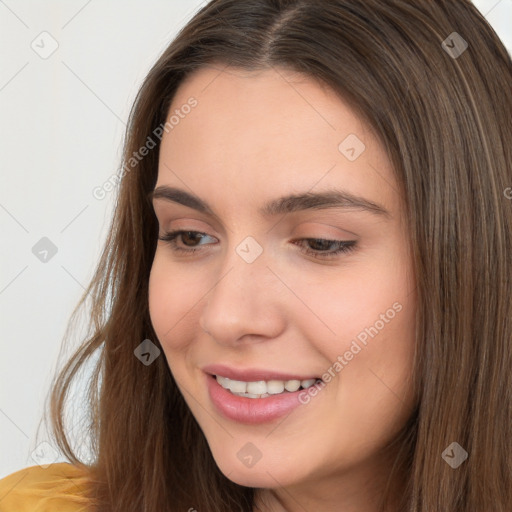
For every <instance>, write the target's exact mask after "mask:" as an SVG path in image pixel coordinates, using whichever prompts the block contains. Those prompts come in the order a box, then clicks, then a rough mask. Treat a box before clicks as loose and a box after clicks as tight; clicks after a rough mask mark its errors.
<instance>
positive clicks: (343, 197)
mask: <svg viewBox="0 0 512 512" xmlns="http://www.w3.org/2000/svg"><path fill="white" fill-rule="evenodd" d="M148 198H149V199H150V200H151V201H153V200H154V199H163V200H165V201H170V202H174V203H179V204H181V205H183V206H188V207H189V208H193V209H194V210H197V211H199V212H201V213H205V214H208V215H211V216H213V217H218V216H217V215H216V214H215V212H214V211H213V209H212V208H211V207H210V205H209V204H208V203H207V202H206V201H204V200H203V199H201V198H199V197H198V196H196V195H194V194H191V193H189V192H186V191H185V190H182V189H179V188H175V187H169V186H168V185H160V186H159V187H156V188H155V189H154V190H152V191H151V192H150V193H149V194H148ZM335 208H338V209H356V210H363V211H366V212H369V213H372V214H375V215H378V216H381V217H388V218H391V214H390V212H389V211H388V210H386V209H385V208H384V207H383V206H382V205H380V204H377V203H375V202H373V201H369V200H368V199H365V198H363V197H360V196H357V195H354V194H352V193H350V192H347V191H344V190H327V191H324V192H315V193H313V192H304V193H299V194H290V195H287V196H282V197H278V198H276V199H272V200H271V201H269V202H268V203H266V204H265V205H263V206H262V207H261V208H259V209H258V213H259V214H260V215H261V216H263V217H272V216H277V215H283V214H286V213H293V212H297V211H303V210H323V209H335Z"/></svg>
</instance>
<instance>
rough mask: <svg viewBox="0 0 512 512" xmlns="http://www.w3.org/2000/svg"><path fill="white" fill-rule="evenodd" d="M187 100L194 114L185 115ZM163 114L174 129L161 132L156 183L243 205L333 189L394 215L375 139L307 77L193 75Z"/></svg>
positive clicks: (216, 70)
mask: <svg viewBox="0 0 512 512" xmlns="http://www.w3.org/2000/svg"><path fill="white" fill-rule="evenodd" d="M191 98H194V99H195V100H196V102H197V104H196V106H195V107H194V108H193V109H189V108H185V109H184V108H183V106H184V105H186V104H187V103H190V99H191ZM185 112H188V113H185ZM172 115H175V121H177V120H178V117H179V122H178V123H177V124H175V125H174V127H173V128H172V129H171V130H170V131H169V132H168V133H164V137H163V139H162V144H161V149H160V151H161V155H160V156H161V158H160V165H159V178H158V184H164V183H165V184H173V185H183V183H185V184H186V185H187V187H189V188H191V189H192V190H193V191H194V192H195V193H197V194H199V195H208V196H212V195H213V196H218V200H219V201H223V200H224V201H225V197H223V196H224V195H225V194H226V193H228V192H237V194H238V196H240V197H242V196H243V197H245V199H246V200H247V201H249V202H253V201H254V200H255V199H256V198H257V197H258V198H259V202H263V201H264V199H265V198H269V197H271V196H272V197H273V196H276V195H279V194H280V193H282V194H284V193H290V192H291V191H300V192H303V191H305V190H312V191H315V190H317V189H320V188H326V187H327V188H329V187H331V188H332V187H342V188H343V189H345V190H349V191H351V192H353V193H354V194H359V195H365V196H366V197H368V198H369V199H375V200H376V202H380V203H381V204H385V205H386V206H387V207H388V209H389V210H390V211H391V210H393V208H395V209H396V204H397V197H396V196H397V192H396V188H397V187H396V185H395V184H394V179H395V178H394V175H393V172H392V169H391V166H390V163H389V161H388V158H387V155H386V154H385V152H384V151H383V148H382V147H381V145H380V144H379V142H378V141H377V139H376V137H375V136H374V135H373V133H372V132H371V130H370V129H369V128H368V127H367V126H366V125H365V124H364V123H363V122H362V121H361V119H360V118H359V117H358V116H357V115H356V114H355V112H354V111H353V110H352V109H351V108H350V106H349V105H348V104H347V103H346V102H345V101H343V100H342V99H341V98H340V97H339V96H338V95H337V94H336V93H335V92H334V91H332V90H331V89H330V88H328V87H326V86H325V85H323V84H322V83H320V82H317V81H316V80H313V79H312V78H310V77H308V76H306V75H303V74H300V73H296V72H291V71H289V70H283V69H277V68H272V69H266V70H259V71H246V70H240V69H234V68H226V67H224V66H222V65H217V66H210V67H205V68H201V69H200V70H198V71H196V72H195V73H193V74H191V75H190V76H189V77H188V78H187V80H186V81H185V82H183V83H182V84H181V86H180V87H179V89H178V91H177V93H176V95H175V97H174V99H173V102H172V105H171V107H170V109H169V113H168V117H167V118H168V119H169V118H170V116H172ZM176 116H178V117H176ZM346 141H348V142H346ZM347 149H348V150H350V149H354V150H355V156H356V158H355V159H354V158H353V157H354V151H352V154H350V153H347V152H346V151H347ZM349 157H350V158H349ZM171 171H172V172H171ZM180 181H181V183H180ZM228 186H229V189H226V187H228ZM245 204H247V202H246V203H245Z"/></svg>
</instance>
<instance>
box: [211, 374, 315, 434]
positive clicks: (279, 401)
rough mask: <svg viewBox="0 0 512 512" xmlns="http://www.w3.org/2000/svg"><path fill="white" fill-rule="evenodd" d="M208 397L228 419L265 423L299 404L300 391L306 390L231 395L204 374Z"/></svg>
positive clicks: (212, 378)
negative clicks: (256, 394) (260, 394)
mask: <svg viewBox="0 0 512 512" xmlns="http://www.w3.org/2000/svg"><path fill="white" fill-rule="evenodd" d="M205 375H206V381H207V386H208V392H209V394H210V398H211V400H212V402H213V404H214V405H215V407H216V408H217V410H218V411H219V412H220V413H221V414H222V415H224V416H225V417H226V418H229V419H230V420H234V421H238V422H240V423H247V424H251V425H254V424H258V423H266V422H269V421H272V420H275V419H277V418H280V417H281V416H284V415H286V414H289V413H290V412H291V411H293V410H294V409H295V408H297V407H298V406H299V405H303V404H302V403H301V402H300V401H299V394H300V393H304V392H305V393H307V390H304V389H299V390H297V391H293V392H286V393H282V394H280V395H274V396H269V397H267V398H247V397H244V396H237V395H233V393H231V392H230V391H228V390H227V389H224V388H223V387H222V386H221V385H220V384H219V383H218V382H217V379H216V378H215V377H214V376H213V375H209V374H205Z"/></svg>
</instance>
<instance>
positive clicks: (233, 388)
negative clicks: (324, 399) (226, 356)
mask: <svg viewBox="0 0 512 512" xmlns="http://www.w3.org/2000/svg"><path fill="white" fill-rule="evenodd" d="M212 377H213V378H215V379H216V381H217V382H218V383H219V384H220V385H221V386H222V387H223V388H224V389H226V390H227V391H230V392H231V393H232V394H233V395H237V396H242V397H246V398H267V397H269V396H274V395H281V394H288V393H294V392H296V391H299V390H302V389H308V388H310V387H311V386H313V385H314V384H315V383H317V382H322V380H321V379H315V378H312V379H306V380H296V379H292V380H268V381H265V380H258V381H249V382H247V381H242V380H233V379H229V378H228V377H223V376H222V375H212Z"/></svg>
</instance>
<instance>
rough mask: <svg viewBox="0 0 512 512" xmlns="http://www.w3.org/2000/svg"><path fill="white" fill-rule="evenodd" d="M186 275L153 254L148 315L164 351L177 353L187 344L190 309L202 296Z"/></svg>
mask: <svg viewBox="0 0 512 512" xmlns="http://www.w3.org/2000/svg"><path fill="white" fill-rule="evenodd" d="M196 286H197V285H195V284H194V281H191V280H190V277H189V276H188V275H185V274H184V273H181V274H180V272H179V271H177V270H176V268H175V266H172V268H171V266H170V265H169V264H168V263H167V262H166V261H165V257H162V255H161V254H159V252H158V250H157V253H156V254H155V259H154V261H153V266H152V268H151V273H150V276H149V294H148V301H149V314H150V318H151V323H152V325H153V329H154V330H155V333H156V335H157V336H158V339H159V340H160V343H161V344H162V347H163V348H164V350H166V351H168V350H180V349H181V348H183V347H184V346H186V344H187V343H188V342H187V340H188V338H189V337H188V336H187V331H188V330H189V329H190V327H191V325H192V324H193V316H194V315H193V307H194V304H196V303H197V302H198V298H199V297H200V296H201V294H200V292H199V290H197V291H196V290H195V287H196Z"/></svg>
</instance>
